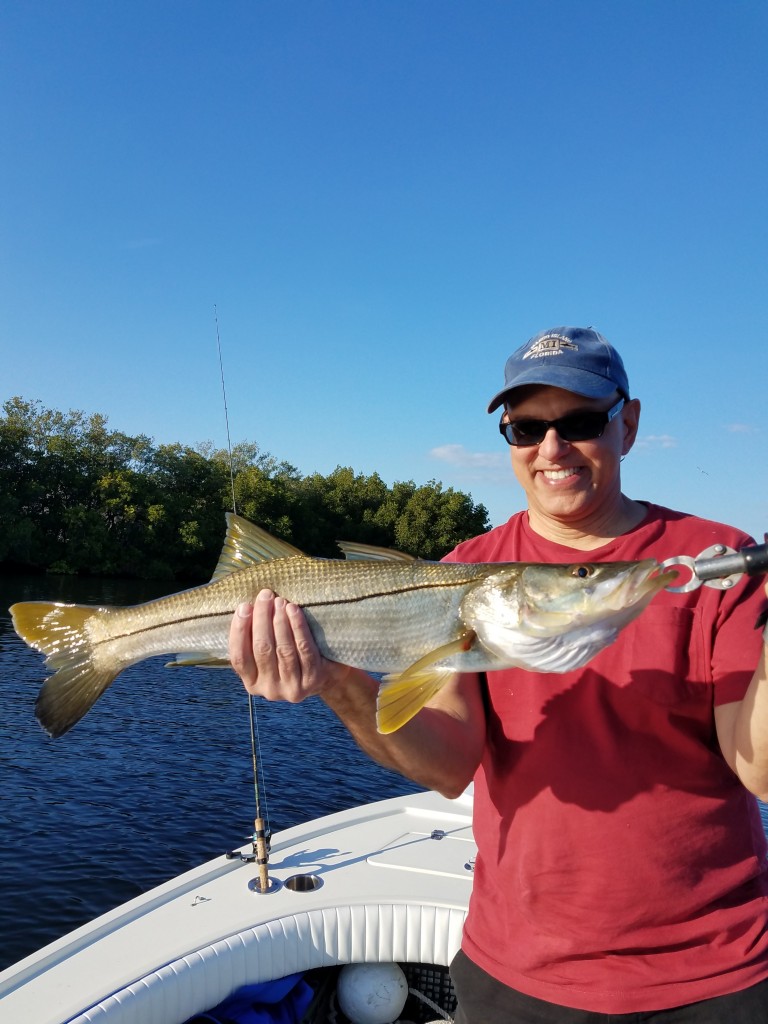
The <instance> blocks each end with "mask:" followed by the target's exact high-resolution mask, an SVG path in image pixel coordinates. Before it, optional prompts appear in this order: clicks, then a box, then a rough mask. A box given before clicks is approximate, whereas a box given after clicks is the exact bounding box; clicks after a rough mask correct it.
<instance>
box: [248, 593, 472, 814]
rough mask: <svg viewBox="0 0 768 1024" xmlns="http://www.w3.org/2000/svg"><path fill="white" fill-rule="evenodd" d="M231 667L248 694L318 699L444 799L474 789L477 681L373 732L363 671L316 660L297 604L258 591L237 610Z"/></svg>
mask: <svg viewBox="0 0 768 1024" xmlns="http://www.w3.org/2000/svg"><path fill="white" fill-rule="evenodd" d="M229 654H230V660H231V662H232V667H233V668H234V670H235V672H237V674H238V675H239V676H240V678H241V680H242V682H243V685H244V686H245V688H246V690H247V691H248V692H249V693H253V694H258V695H259V696H262V697H265V698H266V699H267V700H287V701H290V702H292V703H295V702H298V701H301V700H304V699H305V698H306V697H310V696H315V695H316V696H319V697H321V698H322V700H324V701H325V703H326V704H327V705H328V707H329V708H330V709H331V710H332V711H333V712H334V713H335V714H336V715H337V716H338V718H339V719H340V720H341V721H342V722H343V723H344V725H345V726H346V727H347V729H349V731H350V733H351V734H352V736H353V738H354V739H355V741H356V742H357V744H358V745H359V746H360V747H361V748H362V749H363V750H364V751H365V752H366V753H367V754H368V755H369V756H370V757H372V758H373V759H374V760H375V761H378V762H379V763H380V764H383V765H385V766H386V767H388V768H393V769H395V770H396V771H398V772H400V773H401V774H403V775H406V776H408V778H411V779H413V780H414V782H417V783H419V785H422V786H426V787H428V788H430V789H436V790H437V791H438V792H440V793H443V794H444V795H445V796H448V797H456V796H459V795H460V794H461V793H462V792H463V791H464V789H465V788H466V787H467V785H468V784H469V783H470V782H471V780H472V778H473V776H474V773H475V769H476V768H477V766H478V764H479V762H480V757H481V755H482V750H483V745H484V742H485V709H484V704H483V699H482V694H481V689H480V683H479V681H478V679H477V677H476V676H473V675H463V676H456V677H455V678H454V679H453V680H451V681H450V682H449V683H447V684H446V685H445V686H444V687H443V688H442V690H441V691H440V693H438V694H437V695H436V696H435V697H434V698H433V700H432V701H431V702H430V704H429V705H428V706H427V707H425V708H424V709H423V710H422V711H420V712H419V714H418V715H416V717H415V718H413V719H411V721H410V722H408V723H407V724H406V725H404V726H403V727H402V729H399V730H398V731H397V732H394V733H391V734H389V735H386V736H384V735H382V734H381V733H379V732H377V730H376V693H377V690H378V684H377V683H376V681H375V680H374V679H372V678H371V677H370V676H369V675H367V674H366V673H365V672H362V671H360V670H359V669H354V668H350V667H349V666H347V665H340V664H338V663H336V662H332V661H328V660H326V659H325V658H323V656H322V655H321V654H320V652H319V651H318V649H317V645H316V644H315V641H314V638H313V637H312V633H311V632H310V629H309V625H308V624H307V620H306V618H305V617H304V613H303V612H302V610H301V608H299V607H298V606H297V605H293V604H289V603H287V602H286V601H285V600H284V599H283V598H280V597H275V596H274V594H272V593H271V592H270V591H262V592H261V593H260V594H259V595H258V597H257V599H256V601H255V602H254V604H253V605H241V606H240V607H239V608H238V609H237V612H236V613H235V616H234V618H233V620H232V627H231V630H230V639H229Z"/></svg>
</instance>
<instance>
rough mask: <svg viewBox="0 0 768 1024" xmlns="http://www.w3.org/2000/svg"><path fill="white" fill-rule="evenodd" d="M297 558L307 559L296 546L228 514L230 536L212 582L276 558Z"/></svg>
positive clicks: (228, 534)
mask: <svg viewBox="0 0 768 1024" xmlns="http://www.w3.org/2000/svg"><path fill="white" fill-rule="evenodd" d="M297 555H298V556H299V557H301V558H305V557H306V556H305V554H304V552H303V551H300V550H299V549H298V548H295V547H294V546H293V544H289V543H288V542H287V541H285V540H279V539H278V538H277V537H273V536H272V535H271V534H270V533H267V531H266V530H262V529H261V527H260V526H256V525H254V523H251V522H249V521H248V520H247V519H243V517H242V516H238V515H235V513H234V512H227V535H226V537H225V538H224V547H223V548H222V549H221V555H220V556H219V564H218V565H217V566H216V571H215V572H214V574H213V577H212V582H213V580H219V579H221V578H222V577H223V576H228V575H229V573H232V572H238V570H240V569H245V568H246V567H247V566H249V565H258V564H259V563H260V562H271V561H272V559H274V558H295V557H296V556H297Z"/></svg>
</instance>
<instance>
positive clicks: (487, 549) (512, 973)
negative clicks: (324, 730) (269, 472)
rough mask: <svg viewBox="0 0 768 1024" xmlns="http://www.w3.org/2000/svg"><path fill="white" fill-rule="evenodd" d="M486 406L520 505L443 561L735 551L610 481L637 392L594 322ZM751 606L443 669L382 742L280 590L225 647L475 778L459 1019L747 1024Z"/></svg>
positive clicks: (574, 331)
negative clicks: (574, 661) (555, 655)
mask: <svg viewBox="0 0 768 1024" xmlns="http://www.w3.org/2000/svg"><path fill="white" fill-rule="evenodd" d="M500 407H503V412H502V417H501V423H500V429H501V431H502V433H503V434H504V436H505V437H506V439H507V441H508V442H509V444H510V452H511V459H512V468H513V470H514V473H515V475H516V477H517V479H518V481H519V483H520V485H521V486H522V488H523V490H524V492H525V495H526V498H527V510H526V511H524V512H521V513H518V514H516V515H514V516H513V517H512V518H511V519H510V520H509V522H508V523H506V524H504V525H503V526H501V527H497V528H496V529H494V530H492V531H490V532H489V533H487V534H484V535H483V536H481V537H476V538H474V539H473V540H470V541H467V542H465V543H463V544H460V545H459V546H458V547H457V548H456V549H455V551H453V552H451V554H450V555H449V556H447V557H448V560H451V561H465V562H477V561H534V562H536V561H538V562H566V563H569V562H578V561H580V560H582V559H583V560H590V561H614V560H625V559H627V560H635V559H640V558H647V557H653V558H656V559H658V560H659V561H663V560H664V559H666V558H669V557H671V556H675V555H682V554H688V555H692V556H694V557H695V556H696V555H698V554H700V553H701V552H702V551H704V550H705V549H707V548H708V547H710V546H711V545H712V544H715V543H721V544H726V545H728V546H730V547H733V548H736V549H738V548H740V547H743V546H745V545H746V544H747V543H749V538H748V537H747V536H746V535H744V534H743V533H741V532H739V531H738V530H735V529H733V528H731V527H727V526H722V525H719V524H715V523H711V522H708V521H705V520H701V519H697V518H695V517H693V516H689V515H684V514H681V513H677V512H672V511H670V510H668V509H664V508H661V507H658V506H656V505H653V504H650V503H648V502H641V501H636V500H633V499H631V498H629V497H628V496H626V495H625V494H624V493H623V492H622V489H621V480H620V463H621V461H622V459H623V457H624V456H625V455H626V454H627V453H628V452H629V451H630V449H631V448H632V445H633V444H634V441H635V438H636V436H637V429H638V422H639V416H640V403H639V401H638V400H637V399H635V398H632V397H630V390H629V383H628V380H627V375H626V372H625V370H624V366H623V363H622V360H621V358H620V356H619V354H618V353H617V352H616V350H615V349H614V348H613V347H612V346H611V345H610V344H609V343H608V342H607V341H606V340H605V339H604V338H603V337H602V336H601V335H599V334H598V333H597V332H595V331H593V330H591V329H583V328H572V327H560V328H554V329H552V330H550V331H546V332H544V333H543V334H540V335H537V336H536V337H534V338H532V339H531V340H530V341H529V342H527V343H526V344H525V345H523V346H522V347H521V348H520V349H518V350H517V351H516V352H515V353H514V354H513V355H512V356H511V357H510V358H509V360H508V361H507V364H506V367H505V381H504V386H503V388H502V389H501V390H500V391H499V392H498V393H497V394H496V395H495V396H494V397H493V399H492V400H491V403H490V406H489V410H488V411H489V412H493V411H495V410H496V409H498V408H500ZM762 601H763V593H762V589H761V588H760V587H759V585H758V584H757V583H756V582H755V581H750V580H747V581H742V582H740V583H739V584H738V585H737V586H736V587H734V588H733V589H731V590H721V589H715V588H711V587H701V588H699V589H696V590H693V591H690V592H688V593H677V594H675V593H669V592H664V593H662V594H660V595H658V596H657V597H656V598H654V601H653V602H652V604H651V605H650V606H649V607H648V608H647V609H646V610H645V611H644V612H643V614H642V615H641V616H640V617H639V618H638V619H637V620H636V621H635V622H633V623H632V624H630V626H628V627H626V629H625V630H624V631H623V632H622V634H621V635H620V636H619V638H618V640H617V641H616V642H615V643H614V644H612V645H611V646H609V647H608V648H606V649H605V650H604V651H602V652H601V653H600V654H598V655H597V656H596V657H595V658H594V659H593V660H592V661H591V662H590V663H589V664H588V665H587V666H585V667H584V668H582V669H579V670H578V671H574V672H569V673H565V674H563V675H544V674H540V673H535V672H527V671H523V670H520V669H511V670H508V671H503V672H493V673H489V674H488V678H487V680H486V679H485V678H484V677H482V678H478V677H476V676H471V675H464V676H458V677H456V678H455V680H454V681H453V682H452V683H451V684H449V685H447V686H445V687H444V688H443V690H442V691H441V692H440V693H439V695H438V696H437V697H435V699H434V700H433V701H432V702H431V703H430V704H429V705H428V706H427V707H426V708H425V709H424V710H423V711H422V712H420V713H419V714H418V715H417V716H416V718H414V719H413V720H412V721H411V722H410V723H408V724H407V725H406V726H404V727H403V728H402V729H401V730H399V731H398V732H396V733H394V734H391V735H388V736H381V735H379V734H378V733H377V732H376V729H375V695H376V684H375V682H374V681H373V680H372V679H370V678H369V677H368V676H366V675H365V673H362V672H360V671H358V670H355V669H351V668H348V667H346V666H342V665H338V664H335V663H331V662H328V661H325V660H324V659H323V658H322V657H320V655H319V653H318V651H317V648H316V646H315V644H314V642H313V640H312V637H311V634H310V633H309V630H308V628H307V624H306V621H305V619H304V617H303V614H302V612H301V610H300V609H299V608H297V607H295V606H293V605H290V604H286V602H285V601H284V600H282V599H281V598H276V597H274V595H272V594H270V593H268V592H263V593H261V594H259V596H258V598H257V601H256V602H255V605H254V606H243V607H241V608H240V609H238V613H237V615H236V616H235V618H234V620H233V624H232V632H231V640H230V654H231V659H232V664H233V666H234V667H235V669H236V671H237V672H238V673H239V675H240V676H241V678H242V680H243V682H244V684H245V686H246V688H247V689H248V690H249V691H250V692H251V693H258V694H261V695H262V696H264V697H267V698H268V699H283V700H290V701H297V700H301V699H303V698H304V697H306V696H308V695H310V694H320V696H321V697H322V698H323V700H324V701H325V702H326V703H327V704H328V706H329V707H331V708H332V710H333V711H334V712H335V713H336V714H337V715H338V716H339V718H340V719H341V720H342V721H343V722H344V724H345V725H346V726H347V728H348V729H349V730H350V731H351V733H352V735H353V736H354V737H355V739H356V740H357V742H358V743H359V744H360V745H361V746H362V747H363V748H364V749H365V750H366V751H367V752H368V753H369V754H370V755H371V756H372V757H374V758H375V759H376V760H378V761H380V762H381V763H383V764H385V765H388V766H389V767H393V768H395V769H397V770H398V771H400V772H402V773H403V774H405V775H407V776H409V777H410V778H412V779H414V780H416V781H417V782H419V783H421V784H422V785H424V786H427V787H431V788H434V789H437V790H439V791H440V792H442V793H444V794H446V795H448V796H457V795H458V794H459V793H461V792H462V791H463V790H464V788H465V787H466V786H467V784H468V783H469V782H470V781H471V780H472V779H473V778H474V782H475V811H474V814H475V817H474V830H475V839H476V841H477V844H478V858H477V862H476V867H475V880H474V887H473V893H472V899H471V904H470V911H469V916H468V919H467V922H466V926H465V931H464V938H463V943H462V951H461V952H460V953H459V954H458V955H457V957H456V960H455V961H454V963H453V965H452V974H453V977H454V982H455V985H456V989H457V994H458V997H459V1008H458V1010H457V1017H456V1020H457V1022H460V1024H497V1022H499V1024H500V1022H502V1021H503V1022H505V1024H516V1022H557V1024H568V1022H573V1024H576V1022H595V1024H597V1022H599V1021H603V1022H607V1021H616V1020H627V1021H633V1022H635V1021H651V1020H652V1021H654V1022H660V1024H661V1022H665V1024H666V1022H669V1024H671V1022H683V1021H685V1022H688V1021H691V1022H693V1021H695V1022H698V1024H705V1022H706V1024H714V1022H717V1024H757V1022H758V1021H759V1022H762V1024H764V1022H765V1021H768V855H767V852H766V841H765V837H764V835H763V831H762V828H761V823H760V818H759V814H758V809H757V804H756V801H755V799H754V796H752V795H751V794H756V795H758V796H766V795H768V665H767V664H766V661H767V658H766V650H765V647H764V646H763V645H762V641H761V636H760V633H759V632H756V631H755V630H754V628H753V626H754V622H755V618H756V615H757V614H758V612H759V611H760V606H761V604H762ZM756 665H757V666H758V667H757V669H755V666H756ZM446 751H450V757H446Z"/></svg>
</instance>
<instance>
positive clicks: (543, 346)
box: [523, 334, 579, 359]
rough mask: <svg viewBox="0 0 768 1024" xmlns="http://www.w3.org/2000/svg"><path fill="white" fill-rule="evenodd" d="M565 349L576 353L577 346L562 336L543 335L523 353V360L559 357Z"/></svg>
mask: <svg viewBox="0 0 768 1024" xmlns="http://www.w3.org/2000/svg"><path fill="white" fill-rule="evenodd" d="M566 349H568V350H570V351H571V352H578V351H579V346H578V345H576V344H575V343H574V342H572V341H571V339H570V338H566V337H565V336H564V335H562V334H545V335H544V337H543V338H538V339H537V340H536V342H535V343H534V344H533V345H531V347H530V349H529V350H528V351H527V352H526V353H525V355H524V356H523V359H538V358H539V357H541V356H560V355H562V354H563V353H564V352H565V351H566Z"/></svg>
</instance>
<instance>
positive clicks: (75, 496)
mask: <svg viewBox="0 0 768 1024" xmlns="http://www.w3.org/2000/svg"><path fill="white" fill-rule="evenodd" d="M230 465H231V468H230ZM233 493H234V499H235V505H236V508H237V511H238V512H239V513H240V514H241V515H243V516H245V517H246V518H248V519H250V520H252V521H253V522H255V523H258V524H259V525H260V526H262V527H263V528H264V529H266V530H268V531H269V532H270V533H273V534H275V535H276V536H278V537H282V538H283V539H285V540H288V541H290V542H291V543H293V544H295V545H296V546H297V547H299V548H301V549H302V550H303V551H306V552H307V553H309V554H313V555H320V556H325V557H338V556H339V551H338V547H337V545H336V541H337V540H349V541H358V542H362V543H366V544H375V545H378V546H380V547H395V548H399V549H400V550H403V551H407V552H409V553H411V554H413V555H417V556H419V557H421V558H434V559H436V558H440V557H441V556H442V555H443V554H445V552H446V551H449V550H450V549H451V548H452V547H453V546H454V545H455V544H457V543H458V542H459V541H460V540H464V539H465V538H467V537H471V536H474V535H476V534H478V533H482V532H484V531H485V530H487V529H488V513H487V511H486V509H485V508H484V507H483V506H482V505H475V504H474V503H473V502H472V499H471V497H470V496H469V495H467V494H463V493H461V492H459V491H454V490H453V489H452V488H448V489H447V490H444V489H443V487H442V485H441V484H440V483H439V482H437V481H434V480H432V481H430V482H429V483H427V484H424V485H421V486H417V485H416V484H415V483H413V482H412V481H408V482H405V483H403V482H401V483H395V484H394V485H393V486H392V487H388V486H387V485H386V484H385V483H384V481H383V480H382V479H381V477H379V476H378V474H376V473H374V474H372V475H371V476H365V475H363V474H362V473H355V472H354V470H352V469H350V468H349V467H342V466H338V467H337V468H336V469H335V470H334V471H333V472H332V473H331V474H329V475H328V476H322V475H321V474H319V473H313V474H312V475H310V476H302V475H301V474H300V473H299V471H298V470H297V469H296V468H295V467H294V466H291V465H290V464H289V463H287V462H280V461H278V460H277V459H275V458H274V456H272V455H270V454H269V453H266V452H262V451H261V449H260V448H259V446H258V444H256V443H255V442H251V441H246V442H241V443H240V444H238V445H236V446H235V447H234V448H233V450H232V457H231V460H230V456H229V453H228V452H226V451H221V450H214V448H213V446H212V445H210V444H205V445H199V446H198V447H197V448H196V449H193V448H188V447H185V446H184V445H181V444H166V445H155V444H154V442H153V441H152V440H151V439H150V438H148V437H145V436H143V435H141V436H139V437H129V436H127V435H125V434H122V433H120V432H119V431H111V430H109V429H108V426H107V418H106V417H105V416H103V415H101V414H98V413H96V414H93V415H91V416H86V414H85V413H83V412H78V411H71V410H70V412H68V413H62V412H58V411H55V410H51V409H45V408H43V407H42V405H41V404H40V403H39V402H29V401H26V400H25V399H23V398H19V397H15V398H11V399H9V400H8V401H7V402H5V403H4V404H3V407H2V415H1V416H0V567H3V568H6V569H8V568H30V569H47V570H48V571H51V572H61V573H83V574H91V575H110V576H133V577H143V578H167V579H180V580H203V579H207V578H209V577H210V575H211V573H212V571H213V568H214V566H215V564H216V560H217V558H218V554H219V550H220V548H221V544H222V539H223V533H224V518H223V513H224V512H225V511H226V510H227V509H231V508H232V499H233Z"/></svg>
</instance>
